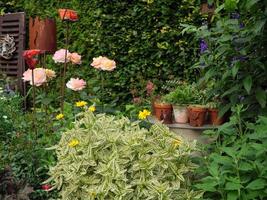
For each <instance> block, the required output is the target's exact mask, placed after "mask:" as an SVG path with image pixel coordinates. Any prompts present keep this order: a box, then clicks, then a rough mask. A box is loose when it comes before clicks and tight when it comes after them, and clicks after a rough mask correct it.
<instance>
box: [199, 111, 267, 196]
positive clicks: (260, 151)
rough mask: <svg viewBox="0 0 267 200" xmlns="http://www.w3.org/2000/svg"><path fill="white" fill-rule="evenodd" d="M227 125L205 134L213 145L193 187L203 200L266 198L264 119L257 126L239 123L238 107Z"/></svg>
mask: <svg viewBox="0 0 267 200" xmlns="http://www.w3.org/2000/svg"><path fill="white" fill-rule="evenodd" d="M233 111H234V112H235V113H236V114H235V115H234V116H233V117H232V118H231V120H230V122H228V123H226V124H224V125H222V126H221V127H220V128H219V129H218V130H217V131H209V134H210V135H212V136H213V137H215V138H217V142H216V143H214V144H212V145H209V146H208V147H207V150H208V152H209V153H210V154H209V155H206V156H203V158H204V159H202V162H201V166H202V167H200V168H199V169H198V171H197V172H198V173H197V174H198V176H201V177H202V179H201V180H200V182H198V183H197V184H196V185H195V186H196V188H198V189H200V190H202V191H204V199H225V200H226V199H227V200H252V199H262V200H263V199H266V198H267V191H266V187H267V170H266V169H267V161H266V156H267V152H266V148H267V136H266V135H267V129H266V127H267V118H266V117H259V119H258V121H257V123H255V124H252V123H245V122H244V121H242V116H241V112H244V110H243V108H242V107H240V106H239V107H237V109H235V110H233Z"/></svg>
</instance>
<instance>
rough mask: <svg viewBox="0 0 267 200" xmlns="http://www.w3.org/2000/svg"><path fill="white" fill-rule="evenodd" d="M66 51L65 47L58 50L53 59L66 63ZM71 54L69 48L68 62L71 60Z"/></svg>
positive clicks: (56, 61)
mask: <svg viewBox="0 0 267 200" xmlns="http://www.w3.org/2000/svg"><path fill="white" fill-rule="evenodd" d="M65 53H66V50H65V49H60V50H57V51H56V52H55V54H54V55H53V60H54V61H55V63H65ZM69 56H70V52H69V51H68V50H67V58H66V62H69V61H70V59H69Z"/></svg>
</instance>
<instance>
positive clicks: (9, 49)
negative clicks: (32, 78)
mask: <svg viewBox="0 0 267 200" xmlns="http://www.w3.org/2000/svg"><path fill="white" fill-rule="evenodd" d="M15 45H16V43H15V41H14V38H13V37H11V36H9V35H8V34H7V35H5V36H0V57H3V58H4V59H7V60H9V59H11V58H12V56H13V53H14V52H15V51H16V47H15Z"/></svg>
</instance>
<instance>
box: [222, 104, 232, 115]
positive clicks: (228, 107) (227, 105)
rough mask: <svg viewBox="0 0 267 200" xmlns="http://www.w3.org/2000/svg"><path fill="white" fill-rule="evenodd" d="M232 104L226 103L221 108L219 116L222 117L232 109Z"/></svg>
mask: <svg viewBox="0 0 267 200" xmlns="http://www.w3.org/2000/svg"><path fill="white" fill-rule="evenodd" d="M231 106H232V105H231V104H226V105H225V106H223V107H222V108H220V111H219V117H222V116H223V115H224V114H225V113H226V112H228V111H229V110H230V108H231Z"/></svg>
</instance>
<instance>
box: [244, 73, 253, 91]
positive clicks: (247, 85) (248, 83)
mask: <svg viewBox="0 0 267 200" xmlns="http://www.w3.org/2000/svg"><path fill="white" fill-rule="evenodd" d="M243 85H244V88H245V89H246V91H247V93H248V94H249V93H250V90H251V87H252V77H251V76H250V75H248V76H247V77H246V78H245V79H244V80H243Z"/></svg>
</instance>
